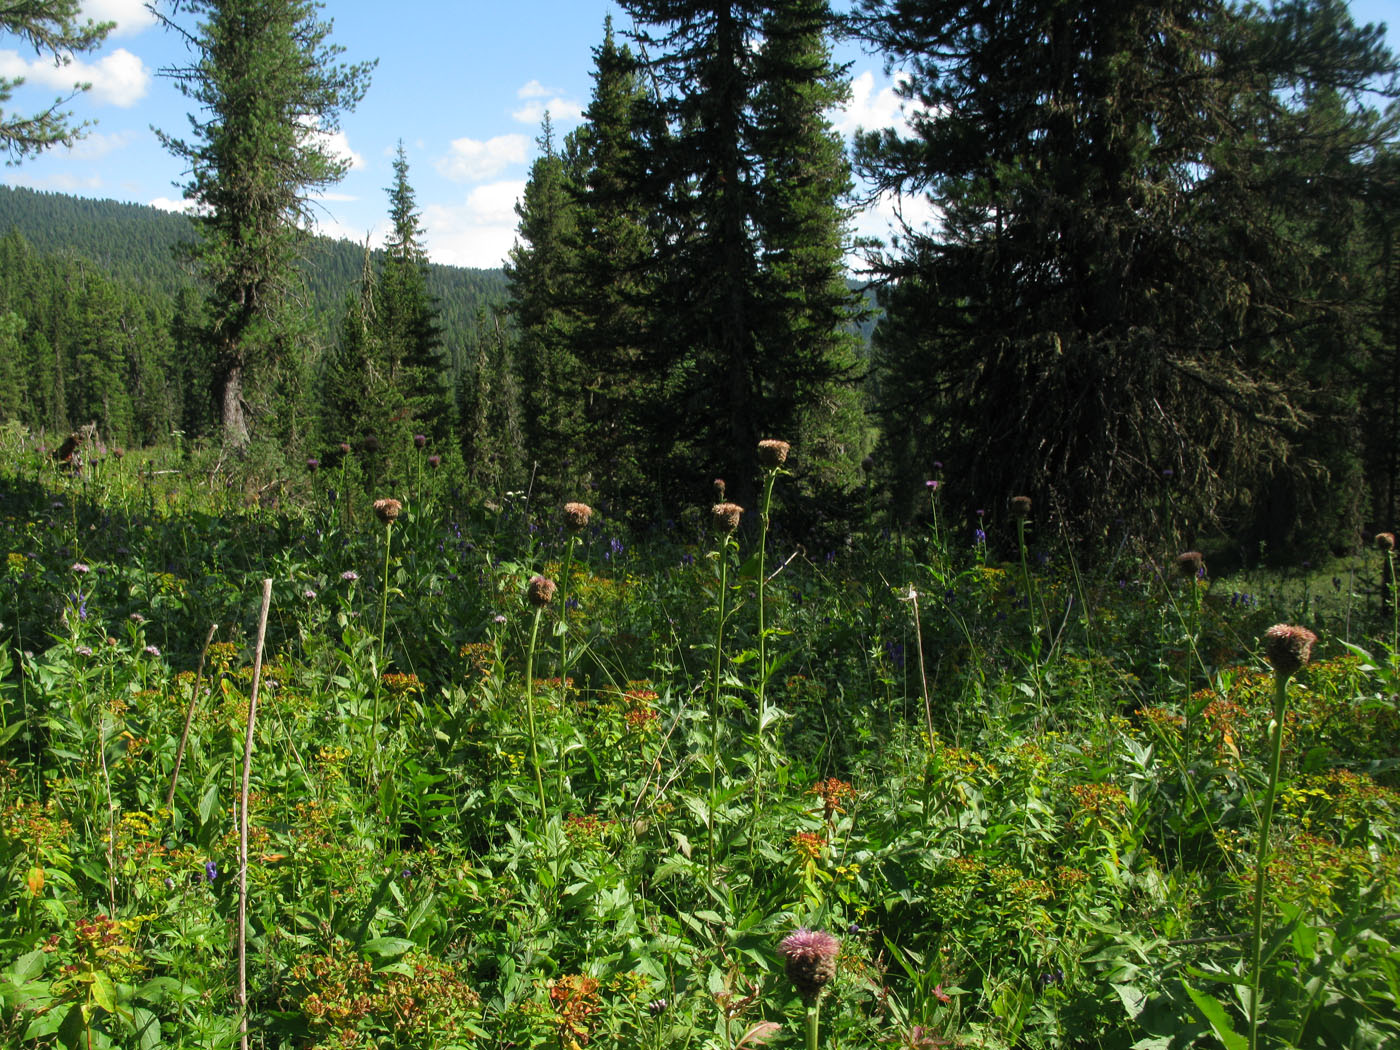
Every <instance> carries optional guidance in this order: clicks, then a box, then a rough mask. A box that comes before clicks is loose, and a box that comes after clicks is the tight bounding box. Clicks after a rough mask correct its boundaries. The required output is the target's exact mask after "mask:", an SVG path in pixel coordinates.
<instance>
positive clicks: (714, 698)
mask: <svg viewBox="0 0 1400 1050" xmlns="http://www.w3.org/2000/svg"><path fill="white" fill-rule="evenodd" d="M730 542H731V538H730V535H729V534H728V533H725V534H724V536H723V537H722V538H721V539H720V545H719V598H718V601H717V606H716V607H717V615H716V617H715V659H714V669H713V674H712V676H711V677H712V678H713V688H712V689H711V690H710V794H709V800H708V803H707V805H706V807H705V824H706V829H705V830H706V835H707V837H708V839H709V849H708V850H707V857H706V861H705V864H706V874H707V876H708V878H709V880H710V882H711V884H713V883H714V878H715V800H716V791H717V789H718V780H717V777H718V773H719V728H720V703H719V698H720V674H721V672H722V670H723V667H724V613H725V599H726V598H727V597H728V594H729V544H730Z"/></svg>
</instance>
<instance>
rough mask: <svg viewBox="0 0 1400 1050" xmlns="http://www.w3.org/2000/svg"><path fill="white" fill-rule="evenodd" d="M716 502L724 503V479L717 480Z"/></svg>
mask: <svg viewBox="0 0 1400 1050" xmlns="http://www.w3.org/2000/svg"><path fill="white" fill-rule="evenodd" d="M715 502H716V503H723V502H724V479H723V478H715Z"/></svg>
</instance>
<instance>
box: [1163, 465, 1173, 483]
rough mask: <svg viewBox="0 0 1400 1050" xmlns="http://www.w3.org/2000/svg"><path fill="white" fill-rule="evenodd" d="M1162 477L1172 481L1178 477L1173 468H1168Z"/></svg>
mask: <svg viewBox="0 0 1400 1050" xmlns="http://www.w3.org/2000/svg"><path fill="white" fill-rule="evenodd" d="M1162 477H1164V478H1166V479H1168V480H1171V479H1172V478H1174V477H1176V471H1174V470H1172V468H1171V467H1167V468H1166V469H1165V470H1163V471H1162Z"/></svg>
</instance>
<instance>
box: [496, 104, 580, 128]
mask: <svg viewBox="0 0 1400 1050" xmlns="http://www.w3.org/2000/svg"><path fill="white" fill-rule="evenodd" d="M546 113H548V114H549V122H550V123H551V124H553V125H554V126H555V127H561V128H569V127H574V126H575V125H577V124H582V123H583V107H582V106H580V105H579V104H578V103H577V102H570V101H569V100H568V99H565V98H557V97H556V98H552V99H550V100H549V101H548V102H541V101H538V100H537V101H534V102H527V103H525V105H523V106H521V107H520V108H519V109H517V110H512V111H511V114H510V115H511V116H512V117H514V118H515V119H516V120H518V121H520V123H522V124H542V123H544V115H545V114H546Z"/></svg>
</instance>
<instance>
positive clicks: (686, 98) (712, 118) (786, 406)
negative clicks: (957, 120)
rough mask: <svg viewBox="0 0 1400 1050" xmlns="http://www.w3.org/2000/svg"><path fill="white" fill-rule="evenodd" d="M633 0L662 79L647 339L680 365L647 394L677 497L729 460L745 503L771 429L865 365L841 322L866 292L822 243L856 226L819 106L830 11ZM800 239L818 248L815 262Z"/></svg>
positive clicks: (656, 445) (660, 363) (831, 83)
mask: <svg viewBox="0 0 1400 1050" xmlns="http://www.w3.org/2000/svg"><path fill="white" fill-rule="evenodd" d="M622 6H623V8H624V9H625V10H626V11H627V12H628V13H629V14H631V15H632V16H633V17H634V18H635V19H636V20H637V22H638V24H639V29H638V30H637V31H636V34H635V36H636V39H637V41H638V43H639V45H640V47H641V48H642V50H643V51H644V53H645V54H646V55H647V56H648V59H649V62H648V72H649V74H650V75H651V77H652V78H653V80H654V82H655V83H656V84H657V85H658V86H659V89H660V94H659V96H658V97H657V98H656V99H655V101H654V103H653V104H654V105H655V107H656V108H657V110H658V114H657V118H658V119H653V120H651V121H650V126H651V128H652V129H653V131H652V134H653V139H652V141H651V142H650V146H651V149H650V151H649V170H648V171H647V172H646V174H645V176H644V178H643V180H642V186H643V189H644V192H645V194H646V200H647V204H648V207H649V210H650V211H651V212H652V213H653V214H654V215H656V216H657V223H658V225H657V230H656V242H655V244H656V286H655V288H654V291H653V292H652V294H651V309H650V311H649V313H650V318H651V322H652V328H651V331H650V334H649V337H648V339H647V343H648V345H649V347H650V348H651V352H652V353H653V354H654V355H655V357H654V358H653V360H652V362H651V364H652V365H653V367H654V368H655V369H656V370H657V371H658V372H660V373H661V374H664V376H665V382H664V385H663V386H662V388H661V390H660V396H659V398H658V400H657V402H656V403H655V404H653V405H651V406H648V407H649V409H650V413H649V417H648V418H650V419H651V420H652V421H653V422H652V428H651V434H650V441H649V444H650V445H651V446H652V450H653V451H652V458H653V462H655V463H657V464H658V466H659V468H660V469H659V471H658V474H659V475H660V476H659V477H658V482H659V483H660V484H661V486H662V487H663V488H664V487H667V485H668V484H669V487H671V489H672V492H671V495H672V496H682V495H683V496H685V497H690V498H693V497H694V496H695V494H696V493H697V491H699V484H700V482H701V479H708V478H709V477H710V476H712V475H713V473H720V474H722V475H724V476H725V477H726V478H727V479H729V481H730V491H731V492H732V493H733V494H734V495H735V496H736V497H737V498H738V499H739V501H740V502H745V501H748V500H751V499H752V496H753V491H754V488H753V486H754V477H755V475H756V472H755V470H754V467H753V454H754V447H755V445H756V443H757V441H758V440H759V439H760V438H763V437H773V436H786V437H788V438H789V439H792V438H794V437H796V436H797V435H798V433H799V432H800V430H801V427H802V420H801V412H800V409H801V407H802V405H803V404H811V403H814V402H820V401H821V400H822V399H823V398H825V397H827V395H828V393H829V392H830V391H831V390H832V389H834V386H833V385H834V384H839V383H840V382H841V381H842V380H845V379H848V378H850V360H849V357H848V352H847V349H846V347H845V346H844V345H843V344H842V342H841V340H840V338H839V336H837V334H836V333H838V332H839V329H840V326H841V325H842V324H843V323H844V320H845V319H846V318H847V317H848V316H849V311H850V308H851V297H850V295H849V293H847V292H846V291H845V290H844V288H843V287H841V286H840V284H839V282H838V280H836V278H838V277H839V275H840V260H839V256H838V257H831V256H830V255H828V254H825V253H826V249H827V247H828V246H829V245H830V244H831V243H832V242H833V239H834V240H835V242H836V243H839V242H840V239H841V236H842V234H841V232H840V231H841V230H842V227H843V224H844V214H843V212H842V211H841V209H840V207H839V198H840V195H841V192H842V188H843V187H844V175H843V167H844V161H843V158H842V157H841V155H840V151H839V150H835V149H833V139H832V137H831V130H830V127H829V125H828V124H827V122H826V120H825V118H824V117H823V116H822V113H821V106H822V104H823V100H824V99H831V100H834V99H835V98H837V97H839V91H840V88H839V84H838V81H837V77H836V71H835V70H834V69H833V68H832V66H831V61H830V58H829V56H828V55H827V53H826V51H825V47H824V45H823V44H822V35H823V30H824V28H825V27H826V26H827V25H828V24H829V21H830V13H829V10H828V5H827V4H826V3H824V2H808V0H777V2H770V3H761V2H757V0H741V2H720V0H711V2H704V3H683V2H680V0H631V2H625V3H623V5H622ZM644 119H645V117H644ZM779 121H790V122H791V123H787V124H783V125H781V126H780V124H779V123H778V122H779ZM799 216H800V218H799ZM799 241H800V242H801V243H802V249H801V252H805V251H806V249H807V247H808V246H811V247H812V254H810V255H806V256H805V257H804V259H803V260H802V261H799V259H798V256H799V254H801V252H799V243H798V242H799ZM819 257H821V258H820V261H818V258H819ZM851 455H852V461H853V462H854V461H855V460H858V459H859V453H858V452H856V451H855V449H854V448H853V449H852V450H851ZM677 481H679V483H680V484H681V486H682V490H681V491H675V485H676V482H677Z"/></svg>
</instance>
